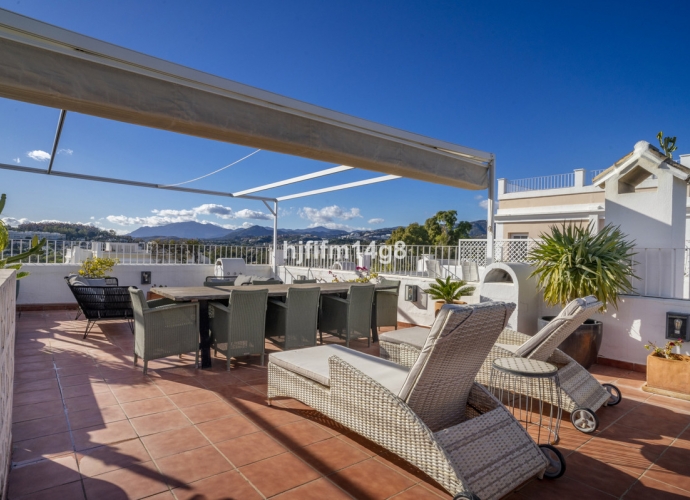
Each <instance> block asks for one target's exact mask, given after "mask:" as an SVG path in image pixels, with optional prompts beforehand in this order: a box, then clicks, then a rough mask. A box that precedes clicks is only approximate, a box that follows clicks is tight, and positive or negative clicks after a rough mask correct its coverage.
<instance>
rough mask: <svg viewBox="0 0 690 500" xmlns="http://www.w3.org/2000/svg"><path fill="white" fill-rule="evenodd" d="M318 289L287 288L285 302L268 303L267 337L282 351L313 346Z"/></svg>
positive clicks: (314, 342)
mask: <svg viewBox="0 0 690 500" xmlns="http://www.w3.org/2000/svg"><path fill="white" fill-rule="evenodd" d="M320 296H321V289H320V288H319V287H309V288H301V287H300V288H295V287H290V288H288V292H287V297H286V298H285V302H282V301H280V300H277V299H269V300H268V308H267V310H266V337H269V338H270V339H271V340H273V341H275V342H278V338H280V337H282V338H283V341H282V342H281V345H282V347H283V349H284V350H286V351H287V350H290V349H296V348H299V347H310V346H314V345H316V322H317V319H318V316H319V297H320Z"/></svg>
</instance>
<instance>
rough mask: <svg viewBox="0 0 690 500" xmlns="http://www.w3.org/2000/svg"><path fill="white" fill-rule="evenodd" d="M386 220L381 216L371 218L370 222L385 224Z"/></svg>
mask: <svg viewBox="0 0 690 500" xmlns="http://www.w3.org/2000/svg"><path fill="white" fill-rule="evenodd" d="M384 222H385V221H384V220H383V219H380V218H374V219H369V224H383V223H384Z"/></svg>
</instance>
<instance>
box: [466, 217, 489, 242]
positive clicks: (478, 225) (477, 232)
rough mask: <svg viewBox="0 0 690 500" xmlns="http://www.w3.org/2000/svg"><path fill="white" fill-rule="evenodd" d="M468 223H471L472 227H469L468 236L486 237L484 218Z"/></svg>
mask: <svg viewBox="0 0 690 500" xmlns="http://www.w3.org/2000/svg"><path fill="white" fill-rule="evenodd" d="M470 224H472V229H470V238H486V221H485V220H475V221H473V222H471V223H470Z"/></svg>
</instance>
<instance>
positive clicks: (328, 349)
mask: <svg viewBox="0 0 690 500" xmlns="http://www.w3.org/2000/svg"><path fill="white" fill-rule="evenodd" d="M331 356H337V357H339V358H340V359H342V360H343V361H345V362H347V363H349V364H351V365H352V366H354V367H355V368H357V369H358V370H360V371H361V372H362V373H364V374H365V375H367V376H369V377H371V378H372V379H374V380H376V381H377V382H378V383H379V384H381V385H382V386H384V387H385V388H386V389H388V390H389V391H391V392H392V393H393V394H398V393H399V392H400V389H401V387H402V386H403V384H404V383H405V379H406V378H407V373H408V371H409V368H405V367H404V366H400V365H398V364H396V363H393V362H392V361H386V360H385V359H381V358H377V357H375V356H370V355H369V354H364V353H362V352H358V351H354V350H352V349H348V348H347V347H344V346H341V345H321V346H316V347H307V348H306V349H296V350H294V351H284V352H278V353H273V354H271V355H269V357H268V360H269V361H270V362H271V363H273V364H274V365H276V366H280V367H281V368H284V369H286V370H289V371H291V372H294V373H297V374H299V375H302V376H303V377H306V378H308V379H311V380H313V381H314V382H318V383H319V384H321V385H325V386H326V387H330V385H331V377H330V372H329V368H328V358H330V357H331Z"/></svg>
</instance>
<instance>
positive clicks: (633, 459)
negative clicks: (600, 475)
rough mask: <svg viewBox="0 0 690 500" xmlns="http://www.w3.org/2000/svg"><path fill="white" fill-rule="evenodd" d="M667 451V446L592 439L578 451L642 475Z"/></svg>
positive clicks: (604, 462) (601, 461) (598, 460)
mask: <svg viewBox="0 0 690 500" xmlns="http://www.w3.org/2000/svg"><path fill="white" fill-rule="evenodd" d="M665 449H666V446H658V445H647V444H644V445H640V446H639V447H634V446H631V445H630V443H620V442H617V441H608V440H603V439H599V438H595V439H592V440H591V441H589V442H587V443H586V444H584V445H583V446H582V447H580V448H579V449H578V450H577V453H578V454H580V455H584V456H586V457H588V458H591V459H593V460H596V461H597V462H600V463H603V464H609V465H613V466H615V467H624V468H626V469H630V470H635V471H638V470H639V471H640V472H639V473H640V474H642V472H644V470H645V469H647V467H649V466H650V465H651V464H652V462H654V461H655V460H656V459H657V458H658V457H659V455H661V453H662V452H663V451H664V450H665Z"/></svg>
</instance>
